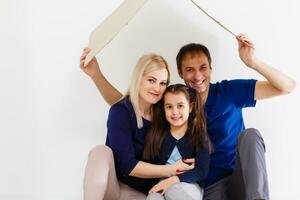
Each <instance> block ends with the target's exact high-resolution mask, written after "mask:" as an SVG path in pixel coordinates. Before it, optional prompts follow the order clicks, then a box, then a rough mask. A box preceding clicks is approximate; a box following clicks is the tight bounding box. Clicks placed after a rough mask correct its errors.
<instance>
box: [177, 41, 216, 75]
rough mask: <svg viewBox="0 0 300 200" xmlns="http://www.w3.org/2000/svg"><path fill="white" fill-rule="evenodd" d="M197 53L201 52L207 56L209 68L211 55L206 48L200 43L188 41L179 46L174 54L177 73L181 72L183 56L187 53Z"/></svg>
mask: <svg viewBox="0 0 300 200" xmlns="http://www.w3.org/2000/svg"><path fill="white" fill-rule="evenodd" d="M197 53H203V54H204V55H205V56H206V57H207V60H208V63H209V68H211V56H210V53H209V50H208V48H207V47H206V46H204V45H202V44H196V43H190V44H187V45H185V46H183V47H181V49H180V50H179V52H178V54H177V56H176V63H177V71H178V73H182V69H181V67H182V66H181V64H182V60H183V59H184V57H185V56H186V55H188V54H197Z"/></svg>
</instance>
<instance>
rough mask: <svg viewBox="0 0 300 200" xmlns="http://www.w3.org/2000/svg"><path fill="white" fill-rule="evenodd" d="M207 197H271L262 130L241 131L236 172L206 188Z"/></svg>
mask: <svg viewBox="0 0 300 200" xmlns="http://www.w3.org/2000/svg"><path fill="white" fill-rule="evenodd" d="M203 199H204V200H254V199H266V200H267V199H269V186H268V176H267V170H266V160H265V144H264V140H263V138H262V136H261V135H260V133H259V131H258V130H256V129H253V128H250V129H246V130H245V131H243V132H242V133H241V134H240V136H239V138H238V147H237V158H236V163H235V169H234V172H233V174H232V175H231V176H229V177H226V178H224V179H222V180H220V181H218V182H217V183H215V184H213V185H210V186H208V187H206V188H205V189H204V196H203Z"/></svg>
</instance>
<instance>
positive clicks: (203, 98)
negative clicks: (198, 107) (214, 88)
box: [200, 85, 210, 104]
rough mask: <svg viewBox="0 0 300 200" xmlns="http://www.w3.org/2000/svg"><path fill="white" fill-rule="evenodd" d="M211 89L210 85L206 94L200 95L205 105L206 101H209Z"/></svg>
mask: <svg viewBox="0 0 300 200" xmlns="http://www.w3.org/2000/svg"><path fill="white" fill-rule="evenodd" d="M209 87H210V85H208V88H207V89H206V90H205V91H204V92H202V93H201V94H200V95H201V98H202V101H203V104H205V103H206V101H207V98H208V94H209Z"/></svg>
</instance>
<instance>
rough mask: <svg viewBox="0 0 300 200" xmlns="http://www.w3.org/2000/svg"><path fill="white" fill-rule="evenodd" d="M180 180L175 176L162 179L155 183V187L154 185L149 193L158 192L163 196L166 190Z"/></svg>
mask: <svg viewBox="0 0 300 200" xmlns="http://www.w3.org/2000/svg"><path fill="white" fill-rule="evenodd" d="M179 182H180V180H179V178H178V177H177V176H172V177H169V178H167V179H164V180H162V181H160V182H159V183H157V184H156V185H154V186H153V187H152V188H151V189H150V191H149V193H151V192H159V193H161V194H162V195H164V194H165V192H166V191H167V189H168V188H169V187H170V186H172V185H173V184H175V183H179Z"/></svg>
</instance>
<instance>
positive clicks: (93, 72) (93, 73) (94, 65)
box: [80, 48, 102, 79]
mask: <svg viewBox="0 0 300 200" xmlns="http://www.w3.org/2000/svg"><path fill="white" fill-rule="evenodd" d="M90 51H91V49H89V48H84V49H83V52H82V55H81V57H80V68H81V69H82V71H84V72H85V73H86V74H87V75H88V76H89V77H91V78H92V79H94V78H96V77H98V76H101V75H102V73H101V71H100V68H99V65H98V62H97V59H96V58H95V57H93V59H92V60H91V61H90V62H89V63H88V64H87V65H86V66H84V62H85V59H86V56H87V54H88V53H89V52H90Z"/></svg>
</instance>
